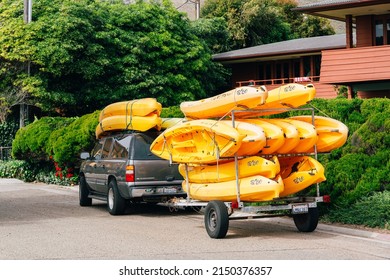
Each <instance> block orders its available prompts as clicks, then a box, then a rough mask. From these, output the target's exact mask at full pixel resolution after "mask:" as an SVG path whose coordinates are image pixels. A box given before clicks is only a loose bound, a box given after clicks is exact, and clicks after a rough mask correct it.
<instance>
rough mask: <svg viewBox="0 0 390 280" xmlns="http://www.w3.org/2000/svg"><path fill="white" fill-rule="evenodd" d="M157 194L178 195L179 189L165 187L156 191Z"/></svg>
mask: <svg viewBox="0 0 390 280" xmlns="http://www.w3.org/2000/svg"><path fill="white" fill-rule="evenodd" d="M155 192H156V193H177V188H175V187H164V188H158V189H156V191H155Z"/></svg>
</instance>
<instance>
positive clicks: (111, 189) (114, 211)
mask: <svg viewBox="0 0 390 280" xmlns="http://www.w3.org/2000/svg"><path fill="white" fill-rule="evenodd" d="M125 208H126V200H125V199H124V198H123V197H122V196H121V195H120V193H119V190H118V186H117V184H116V181H115V180H111V181H110V183H109V184H108V192H107V209H108V212H109V213H110V214H111V215H121V214H123V213H124V212H125Z"/></svg>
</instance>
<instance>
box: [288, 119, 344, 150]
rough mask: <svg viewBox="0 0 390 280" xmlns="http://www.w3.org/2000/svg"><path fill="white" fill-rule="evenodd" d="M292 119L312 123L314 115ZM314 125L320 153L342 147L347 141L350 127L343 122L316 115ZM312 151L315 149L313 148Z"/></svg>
mask: <svg viewBox="0 0 390 280" xmlns="http://www.w3.org/2000/svg"><path fill="white" fill-rule="evenodd" d="M290 119H294V120H299V121H304V122H307V123H312V122H313V119H312V116H296V117H291V118H290ZM314 126H315V128H316V130H317V135H318V140H317V142H316V145H317V151H318V152H320V153H326V152H330V151H332V150H334V149H337V148H340V147H341V146H343V145H344V144H345V142H347V138H348V127H347V126H346V125H345V124H343V123H342V122H340V121H338V120H335V119H332V118H328V117H322V116H314ZM310 151H314V149H311V150H310Z"/></svg>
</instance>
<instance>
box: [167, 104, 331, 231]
mask: <svg viewBox="0 0 390 280" xmlns="http://www.w3.org/2000/svg"><path fill="white" fill-rule="evenodd" d="M275 110H278V109H270V110H261V111H262V112H266V111H273V112H274V111H275ZM294 110H300V111H302V110H306V111H307V110H310V111H311V114H312V121H313V125H314V109H313V108H294V109H293V108H291V109H287V108H286V109H284V108H283V109H280V111H281V113H283V112H288V111H294ZM251 111H253V112H259V111H260V110H244V111H241V110H240V111H239V110H233V111H231V112H230V113H231V120H232V124H233V127H234V122H235V116H234V115H235V113H236V112H251ZM274 155H277V156H284V157H285V156H302V155H310V156H315V159H317V147H316V146H314V153H306V154H273V155H262V156H265V157H267V156H274ZM234 161H235V172H236V188H237V199H236V201H230V202H227V201H220V200H211V201H200V200H194V199H192V198H191V196H190V193H191V191H190V185H189V182H188V176H186V184H187V190H188V192H187V193H188V194H187V197H186V198H173V199H171V200H169V201H167V202H165V203H160V205H164V206H167V207H169V208H171V209H172V210H179V209H185V208H194V209H197V210H200V211H199V212H201V213H203V215H204V225H205V228H206V231H207V234H208V235H209V237H211V238H216V239H217V238H224V237H225V236H226V234H227V232H228V229H229V221H230V220H244V219H259V218H269V217H280V216H291V217H292V218H293V221H294V224H295V226H296V228H297V229H298V230H299V231H300V232H313V231H314V230H315V229H316V228H317V225H318V221H319V211H318V207H317V206H318V203H322V202H324V203H329V202H330V197H329V196H328V195H323V196H321V195H320V190H319V183H317V184H316V196H310V197H308V196H296V197H283V198H275V199H273V200H270V201H262V202H258V203H257V202H256V204H260V205H253V204H254V203H252V202H251V203H244V202H242V201H241V199H240V186H239V174H238V173H239V172H238V157H237V155H235V156H234ZM186 175H188V168H187V164H186Z"/></svg>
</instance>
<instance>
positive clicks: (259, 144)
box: [221, 121, 266, 156]
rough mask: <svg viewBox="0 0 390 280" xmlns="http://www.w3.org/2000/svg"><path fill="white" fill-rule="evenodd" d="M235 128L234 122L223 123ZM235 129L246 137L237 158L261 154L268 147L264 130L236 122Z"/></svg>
mask: <svg viewBox="0 0 390 280" xmlns="http://www.w3.org/2000/svg"><path fill="white" fill-rule="evenodd" d="M221 122H222V123H224V124H227V125H230V126H233V122H232V121H221ZM234 128H235V129H237V131H238V133H240V134H242V135H245V137H244V138H243V139H242V141H241V147H240V148H239V149H238V150H237V156H251V155H254V154H257V153H259V152H260V151H261V150H262V149H263V148H264V147H265V146H266V136H265V132H264V130H263V128H261V127H259V126H257V125H254V124H250V123H247V122H240V121H235V122H234Z"/></svg>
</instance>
